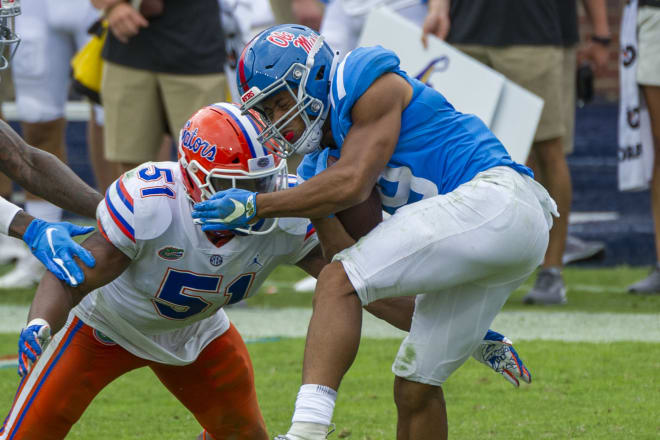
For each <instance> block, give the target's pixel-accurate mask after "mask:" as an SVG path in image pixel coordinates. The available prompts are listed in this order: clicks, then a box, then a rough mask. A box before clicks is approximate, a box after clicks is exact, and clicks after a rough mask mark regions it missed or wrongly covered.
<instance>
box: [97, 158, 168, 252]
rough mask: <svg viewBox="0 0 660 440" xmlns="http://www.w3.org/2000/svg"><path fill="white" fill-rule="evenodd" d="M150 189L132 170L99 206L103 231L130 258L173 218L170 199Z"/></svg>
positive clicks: (162, 230) (159, 232) (109, 189)
mask: <svg viewBox="0 0 660 440" xmlns="http://www.w3.org/2000/svg"><path fill="white" fill-rule="evenodd" d="M149 188H150V186H149V184H148V182H144V181H143V180H141V179H139V178H138V177H137V175H136V173H134V172H133V171H130V172H128V173H126V174H124V175H122V176H121V177H120V178H119V179H117V180H115V181H114V182H113V183H112V185H110V186H109V187H108V189H107V191H106V192H105V197H104V199H103V200H102V201H101V203H99V206H98V207H97V208H96V219H97V222H98V227H99V230H100V232H101V234H102V235H103V236H104V237H105V239H106V240H108V241H109V242H110V243H112V244H113V245H114V246H115V247H117V249H119V250H120V251H122V252H123V253H124V254H126V255H127V256H128V257H129V258H131V259H134V258H136V257H137V255H138V253H139V251H140V248H141V245H142V243H144V242H145V241H147V240H150V239H153V238H156V237H158V236H160V235H161V234H162V233H163V232H164V231H165V230H166V229H167V228H168V227H169V225H170V223H171V221H172V210H171V207H170V204H169V202H168V198H167V197H154V196H151V195H150V193H149V191H148V190H149Z"/></svg>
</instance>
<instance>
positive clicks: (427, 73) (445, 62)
mask: <svg viewBox="0 0 660 440" xmlns="http://www.w3.org/2000/svg"><path fill="white" fill-rule="evenodd" d="M448 68H449V57H448V56H447V55H442V56H441V57H437V58H433V59H432V60H431V62H430V63H428V64H427V65H426V67H424V68H423V69H422V71H421V72H419V73H418V74H417V75H416V76H415V78H416V79H418V80H420V81H421V82H423V83H424V84H426V85H427V86H429V87H433V86H432V85H431V83H430V82H429V78H430V77H431V75H432V74H434V73H436V72H444V71H445V70H447V69H448Z"/></svg>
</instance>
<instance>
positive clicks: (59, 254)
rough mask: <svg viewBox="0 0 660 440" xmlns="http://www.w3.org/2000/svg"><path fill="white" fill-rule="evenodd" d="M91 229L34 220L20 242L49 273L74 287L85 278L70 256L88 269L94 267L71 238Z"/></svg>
mask: <svg viewBox="0 0 660 440" xmlns="http://www.w3.org/2000/svg"><path fill="white" fill-rule="evenodd" d="M93 230H94V228H93V227H91V226H77V225H74V224H71V223H67V222H60V223H49V222H46V221H43V220H39V219H34V220H32V222H31V223H30V224H29V225H28V227H27V229H26V230H25V234H23V241H25V242H26V243H27V244H28V246H30V250H31V251H32V253H33V254H34V256H35V257H37V258H38V259H39V261H41V262H42V263H43V265H44V266H46V268H47V269H48V270H49V271H51V272H52V273H53V274H54V275H55V276H56V277H57V278H59V279H60V280H62V281H65V282H66V283H67V284H69V285H70V286H73V287H75V286H77V285H78V284H80V283H82V282H83V281H85V275H84V274H83V271H82V270H81V269H80V268H79V267H78V264H76V261H75V260H74V259H73V256H74V255H75V256H77V257H78V258H80V259H81V260H82V262H83V263H85V264H86V265H87V266H88V267H94V265H95V264H96V260H94V257H93V256H92V254H91V253H90V252H89V251H88V250H87V249H85V248H84V247H82V246H80V245H79V244H78V243H76V242H75V241H73V240H72V239H71V237H75V236H76V235H85V234H89V233H90V232H92V231H93Z"/></svg>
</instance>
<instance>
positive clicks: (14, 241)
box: [0, 235, 30, 265]
mask: <svg viewBox="0 0 660 440" xmlns="http://www.w3.org/2000/svg"><path fill="white" fill-rule="evenodd" d="M29 253H30V251H29V250H28V248H27V246H26V245H25V243H23V242H22V241H21V240H19V239H18V238H14V237H9V236H7V235H0V265H4V264H9V263H11V262H12V261H14V260H20V259H21V258H23V257H25V256H26V255H28V254H29Z"/></svg>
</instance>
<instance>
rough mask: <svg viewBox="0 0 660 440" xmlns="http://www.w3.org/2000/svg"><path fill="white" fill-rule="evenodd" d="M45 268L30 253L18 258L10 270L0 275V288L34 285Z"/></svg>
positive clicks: (18, 287)
mask: <svg viewBox="0 0 660 440" xmlns="http://www.w3.org/2000/svg"><path fill="white" fill-rule="evenodd" d="M45 271H46V268H45V267H44V266H43V265H42V264H41V262H40V261H39V260H37V258H36V257H35V256H33V255H32V254H28V255H26V256H25V257H23V258H21V259H20V260H18V262H17V263H16V267H14V269H13V270H12V271H11V272H8V273H6V274H4V275H3V276H2V277H0V289H20V288H27V287H33V286H35V285H36V284H37V283H38V282H39V281H40V280H41V277H42V276H43V274H44V272H45Z"/></svg>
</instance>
